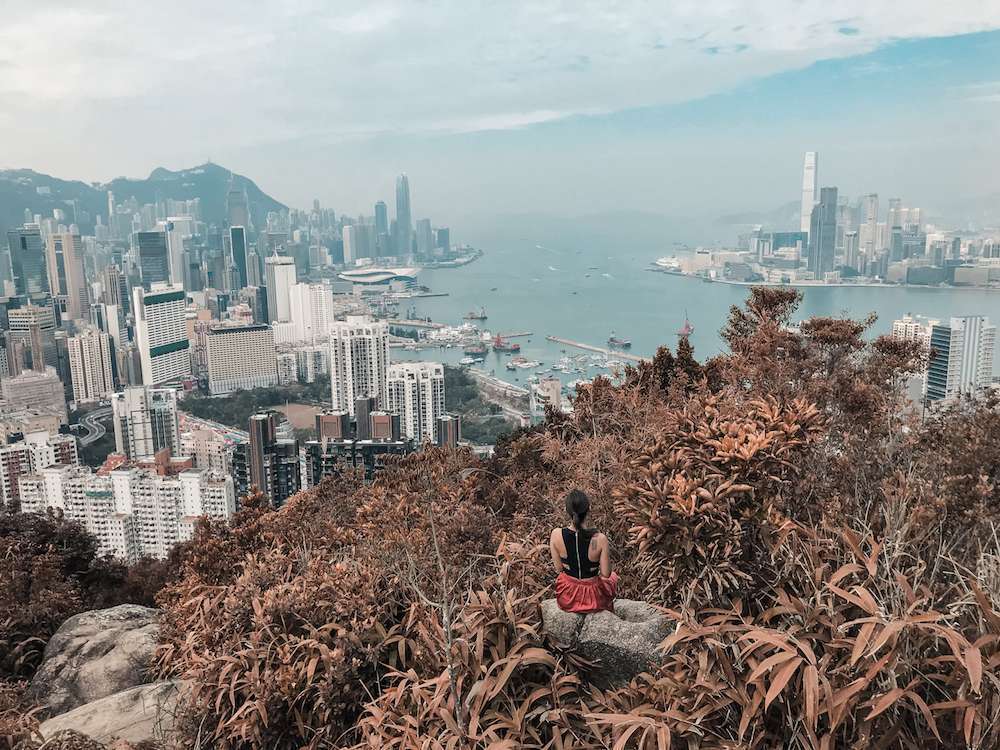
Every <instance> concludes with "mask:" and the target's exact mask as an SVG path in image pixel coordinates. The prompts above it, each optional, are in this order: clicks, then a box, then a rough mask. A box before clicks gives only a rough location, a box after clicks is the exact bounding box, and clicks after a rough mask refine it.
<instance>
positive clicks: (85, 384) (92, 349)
mask: <svg viewBox="0 0 1000 750" xmlns="http://www.w3.org/2000/svg"><path fill="white" fill-rule="evenodd" d="M66 345H67V349H68V352H69V372H70V379H71V380H72V385H73V400H74V401H75V402H76V403H78V404H80V403H88V402H93V401H100V400H101V399H103V398H107V397H108V396H110V395H111V394H112V393H113V392H114V390H115V383H114V371H113V370H112V367H111V337H110V336H109V335H108V334H106V333H102V332H101V331H99V330H97V329H96V328H88V329H86V330H84V331H82V332H81V333H79V334H77V335H76V336H70V337H69V338H68V339H67V340H66Z"/></svg>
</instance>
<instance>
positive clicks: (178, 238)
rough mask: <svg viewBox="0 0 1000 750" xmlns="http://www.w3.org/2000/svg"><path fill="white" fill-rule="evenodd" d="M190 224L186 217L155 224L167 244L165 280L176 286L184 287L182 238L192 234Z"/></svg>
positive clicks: (188, 218) (192, 230) (173, 218)
mask: <svg viewBox="0 0 1000 750" xmlns="http://www.w3.org/2000/svg"><path fill="white" fill-rule="evenodd" d="M192 224H193V222H192V221H191V218H190V217H187V216H178V217H172V218H169V219H167V220H166V221H161V222H159V223H158V224H157V228H158V229H159V231H161V232H163V235H164V238H165V239H166V243H167V273H168V278H167V280H168V281H169V282H170V283H171V284H176V285H177V286H184V276H185V274H184V268H185V263H184V238H185V237H190V236H191V234H193V232H194V229H193V226H192Z"/></svg>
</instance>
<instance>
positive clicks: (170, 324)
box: [132, 284, 191, 385]
mask: <svg viewBox="0 0 1000 750" xmlns="http://www.w3.org/2000/svg"><path fill="white" fill-rule="evenodd" d="M186 308H187V301H186V295H185V294H184V288H183V287H181V286H175V285H170V284H154V285H153V286H152V288H151V289H150V290H149V291H146V290H144V289H143V288H142V287H136V288H135V289H133V290H132V309H133V310H134V311H135V333H136V344H137V345H138V347H139V356H140V357H141V362H142V382H143V384H144V385H160V384H162V383H167V382H170V381H176V380H180V379H182V378H186V377H188V376H189V375H190V374H191V356H190V352H189V347H190V342H189V341H188V336H187V325H186V324H185V315H184V313H185V310H186Z"/></svg>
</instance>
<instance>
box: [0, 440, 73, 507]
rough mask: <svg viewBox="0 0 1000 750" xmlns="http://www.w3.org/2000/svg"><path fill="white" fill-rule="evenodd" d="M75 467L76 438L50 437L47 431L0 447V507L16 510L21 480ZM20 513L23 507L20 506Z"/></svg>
mask: <svg viewBox="0 0 1000 750" xmlns="http://www.w3.org/2000/svg"><path fill="white" fill-rule="evenodd" d="M77 463H79V455H78V453H77V447H76V438H75V437H73V436H72V435H51V434H49V433H48V432H47V431H39V432H33V433H29V434H28V435H25V436H24V439H23V440H19V441H18V442H16V443H11V444H9V445H4V446H3V447H0V507H5V508H8V509H12V508H16V507H17V505H18V503H19V501H20V490H19V486H20V485H19V480H20V478H21V477H22V476H25V475H27V474H31V473H33V472H37V471H40V470H42V469H44V468H46V467H48V466H53V465H56V464H60V465H75V464H77ZM22 510H23V505H22Z"/></svg>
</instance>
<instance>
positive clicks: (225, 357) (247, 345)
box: [206, 325, 278, 396]
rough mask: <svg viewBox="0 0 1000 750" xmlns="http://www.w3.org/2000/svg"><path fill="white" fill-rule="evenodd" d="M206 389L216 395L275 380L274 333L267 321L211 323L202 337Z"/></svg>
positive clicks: (275, 381) (268, 386) (269, 384)
mask: <svg viewBox="0 0 1000 750" xmlns="http://www.w3.org/2000/svg"><path fill="white" fill-rule="evenodd" d="M206 354H207V358H208V390H209V392H211V394H212V395H213V396H214V395H218V394H223V393H232V392H233V391H242V390H249V389H251V388H270V387H272V386H274V385H276V384H277V382H278V368H277V363H276V360H275V354H274V333H273V332H272V331H271V326H269V325H248V326H241V325H223V326H213V327H212V328H210V329H209V331H208V335H207V337H206Z"/></svg>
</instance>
